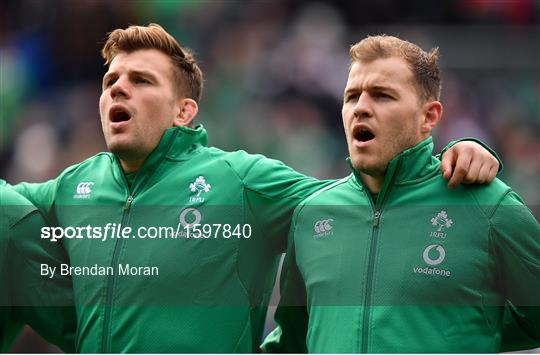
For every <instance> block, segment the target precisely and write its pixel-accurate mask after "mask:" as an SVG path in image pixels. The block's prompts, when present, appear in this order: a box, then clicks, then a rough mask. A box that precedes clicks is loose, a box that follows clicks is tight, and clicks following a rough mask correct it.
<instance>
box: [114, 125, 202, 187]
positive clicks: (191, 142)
mask: <svg viewBox="0 0 540 355" xmlns="http://www.w3.org/2000/svg"><path fill="white" fill-rule="evenodd" d="M207 144H208V134H207V133H206V130H205V129H204V127H203V126H202V125H197V126H196V127H195V128H189V127H171V128H168V129H167V130H166V131H165V132H164V133H163V136H162V137H161V140H160V141H159V144H158V145H157V147H156V148H155V149H154V150H153V151H152V153H150V155H149V156H148V158H146V160H145V161H144V163H143V165H142V166H141V168H140V169H139V171H138V172H137V177H136V179H135V182H134V186H132V190H134V189H135V188H136V187H137V186H138V185H140V184H141V183H143V182H145V181H146V180H147V179H148V178H149V177H150V176H151V175H152V174H153V173H154V171H156V169H157V168H158V167H159V165H160V164H161V162H162V161H163V160H164V159H165V158H168V159H171V160H177V161H182V160H187V159H189V158H190V157H191V156H192V155H193V154H194V153H195V152H196V151H198V150H199V149H200V148H202V147H205V146H207ZM115 160H116V162H117V164H116V165H117V166H118V168H119V169H118V172H119V173H120V174H121V175H120V176H122V175H123V172H122V167H121V164H120V161H119V159H118V157H117V156H116V155H115Z"/></svg>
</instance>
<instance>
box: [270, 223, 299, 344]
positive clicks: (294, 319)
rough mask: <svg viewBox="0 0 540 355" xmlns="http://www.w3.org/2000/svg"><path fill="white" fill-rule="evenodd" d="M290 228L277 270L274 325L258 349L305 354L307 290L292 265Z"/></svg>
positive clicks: (294, 264)
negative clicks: (276, 298) (278, 291)
mask: <svg viewBox="0 0 540 355" xmlns="http://www.w3.org/2000/svg"><path fill="white" fill-rule="evenodd" d="M293 233H294V232H293V228H291V235H290V237H289V247H288V249H287V254H286V256H285V261H284V263H283V269H282V272H281V280H280V290H281V292H280V293H281V296H280V301H279V305H278V307H277V310H276V313H275V315H274V320H275V322H276V328H275V329H274V330H273V331H272V332H271V333H270V334H268V336H267V337H266V339H265V340H264V342H263V344H262V345H261V349H262V350H263V352H267V353H307V346H306V337H307V329H308V311H307V293H306V288H305V284H304V280H303V278H302V275H301V273H300V270H299V269H298V266H297V264H296V253H295V251H294V249H295V247H294V242H293V237H294V236H293V235H292V234H293Z"/></svg>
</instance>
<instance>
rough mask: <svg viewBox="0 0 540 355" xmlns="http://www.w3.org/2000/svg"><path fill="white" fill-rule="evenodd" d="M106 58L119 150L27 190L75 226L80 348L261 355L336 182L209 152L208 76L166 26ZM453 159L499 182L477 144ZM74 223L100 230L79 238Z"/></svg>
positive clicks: (108, 102) (109, 109)
mask: <svg viewBox="0 0 540 355" xmlns="http://www.w3.org/2000/svg"><path fill="white" fill-rule="evenodd" d="M102 54H103V57H104V58H105V62H106V64H108V66H109V67H108V71H107V73H106V74H105V75H104V77H103V92H102V94H101V98H100V101H99V108H100V115H101V124H102V129H103V133H104V136H105V141H106V143H107V147H108V148H109V150H110V153H99V154H97V155H96V156H94V157H91V158H89V159H88V160H86V161H84V162H82V163H80V164H77V165H74V166H72V167H70V168H68V169H66V170H65V171H64V172H63V173H62V174H61V175H60V176H59V177H58V178H56V179H54V180H51V181H49V182H46V183H43V184H20V185H17V186H16V188H17V190H18V191H19V192H21V193H22V194H23V195H25V196H27V197H28V198H29V199H30V200H31V201H32V202H33V203H34V204H35V205H36V206H38V207H39V208H40V209H41V210H42V211H43V213H44V214H45V215H46V216H47V218H48V219H49V221H50V223H51V224H52V225H53V226H57V227H61V228H64V229H65V230H66V237H65V238H62V237H61V235H62V233H61V232H62V230H59V229H55V230H49V231H48V233H46V235H45V237H46V238H49V239H50V241H51V242H52V241H53V240H57V241H56V242H60V243H62V244H63V246H64V248H65V249H66V251H67V254H68V256H69V265H67V266H66V267H65V268H64V269H63V270H65V271H66V272H68V273H70V274H71V275H72V277H73V286H74V292H75V302H76V307H77V316H78V333H77V351H81V352H93V353H100V352H151V353H169V352H210V353H215V352H218V353H222V352H225V353H232V352H254V351H256V350H257V347H258V344H259V342H260V340H261V335H262V329H263V325H264V319H265V314H266V306H267V304H268V300H269V296H270V293H271V289H272V284H273V281H274V278H275V272H276V265H277V259H278V256H279V254H280V253H281V252H282V251H284V249H285V244H286V237H285V235H286V234H287V230H288V226H289V223H290V215H291V213H292V211H293V209H294V207H295V206H296V205H297V204H298V203H299V202H300V201H301V200H302V199H303V198H305V197H306V196H308V195H309V194H311V193H312V192H314V191H316V190H318V189H320V188H321V187H324V186H326V185H328V184H330V183H331V182H330V181H319V180H317V179H314V178H310V177H306V176H304V175H302V174H299V173H297V172H295V171H294V170H292V169H291V168H289V167H287V166H285V165H284V164H282V163H280V162H278V161H275V160H271V159H267V158H265V157H263V156H261V155H250V154H247V153H246V152H244V151H236V152H224V151H222V150H220V149H217V148H212V147H207V133H206V131H205V129H204V128H203V127H202V126H201V125H197V126H194V125H193V122H194V119H195V116H196V115H197V112H198V104H199V102H200V97H201V92H202V86H203V78H202V72H201V70H200V69H199V67H198V65H197V63H196V62H195V59H194V58H193V55H192V54H191V53H190V51H189V50H187V49H186V48H183V47H181V46H180V45H179V44H178V43H177V42H176V40H175V39H174V38H173V37H172V36H170V35H169V34H168V33H167V32H165V30H164V29H163V28H161V27H160V26H158V25H154V24H153V25H150V26H130V27H129V28H127V29H117V30H114V31H113V32H111V33H110V34H109V36H108V38H107V42H106V43H105V46H104V48H103V52H102ZM460 147H461V148H460ZM443 159H445V164H447V166H448V170H447V171H446V173H447V174H448V177H450V175H451V173H452V171H455V172H457V179H456V178H454V179H456V180H461V179H465V180H468V181H479V182H485V181H487V180H490V179H491V178H492V177H493V176H494V175H495V174H496V171H497V162H496V160H495V159H494V158H493V157H492V156H491V154H490V153H488V152H487V151H486V150H484V149H483V148H481V147H480V146H479V145H477V144H475V143H472V142H462V143H458V144H456V145H455V146H453V147H452V148H451V150H449V151H448V153H446V154H445V156H444V157H443ZM452 162H455V163H456V164H457V165H456V167H455V168H453V167H451V165H452ZM469 166H470V168H469ZM471 169H472V170H473V171H472V173H471V174H470V175H469V174H468V172H470V170H471ZM456 180H452V181H451V183H455V182H457V181H456ZM69 227H72V228H73V227H76V228H78V229H76V230H77V231H82V232H84V231H85V230H86V229H84V228H85V227H88V228H89V229H90V230H91V231H92V233H91V235H88V233H86V234H85V233H82V234H80V233H79V234H77V235H76V236H74V235H73V234H71V235H69V236H68V233H67V232H68V228H69ZM79 228H80V229H79ZM94 228H95V229H94ZM152 228H154V229H152ZM162 228H165V230H166V233H165V234H157V233H158V232H161V231H162V230H163V229H162ZM71 231H73V229H71ZM139 232H140V233H139ZM150 232H152V233H150ZM54 233H57V234H54ZM107 233H109V234H107ZM53 236H54V238H52V237H53ZM47 242H48V241H47Z"/></svg>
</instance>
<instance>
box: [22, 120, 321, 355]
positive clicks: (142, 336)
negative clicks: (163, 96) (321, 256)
mask: <svg viewBox="0 0 540 355" xmlns="http://www.w3.org/2000/svg"><path fill="white" fill-rule="evenodd" d="M206 145H207V134H206V131H205V130H204V129H203V128H202V127H201V126H199V127H197V128H196V129H190V128H186V127H177V128H171V129H168V130H167V131H166V132H165V133H164V135H163V137H162V139H161V141H160V143H159V145H158V146H157V147H156V149H155V150H154V151H153V152H152V153H151V155H150V156H149V157H148V158H147V159H146V161H145V163H144V164H143V166H142V167H141V169H140V170H139V172H138V173H137V174H136V175H135V177H134V178H133V177H130V179H131V180H133V181H131V183H128V180H126V177H125V176H124V173H123V171H122V169H121V167H120V164H119V162H118V159H117V157H115V156H114V155H113V154H110V153H100V154H98V155H96V156H94V157H92V158H90V159H88V160H86V161H84V162H82V163H80V164H77V165H75V166H73V167H71V168H68V169H67V170H65V171H64V172H63V173H62V174H61V175H60V176H59V177H58V178H57V179H55V180H52V181H49V182H47V183H44V184H20V185H17V186H16V188H17V190H18V191H19V192H20V193H21V194H23V195H25V196H26V197H28V198H29V199H30V200H31V201H32V202H33V203H34V204H35V205H36V206H38V208H40V209H41V210H42V212H43V213H44V214H45V215H46V217H47V219H48V222H49V224H51V225H53V226H59V227H64V228H67V227H72V228H73V227H79V228H84V227H85V226H89V227H92V228H93V227H102V233H104V228H105V227H106V226H107V225H108V226H109V227H110V228H112V227H115V226H116V227H118V225H122V227H130V228H132V229H133V233H131V234H135V231H136V230H138V228H139V227H168V228H173V229H174V231H173V232H172V233H171V235H172V236H175V237H176V238H167V239H165V238H157V237H155V238H151V237H146V238H144V239H143V238H138V237H136V236H135V238H127V239H124V238H114V239H113V238H106V239H99V238H95V239H89V238H85V237H83V238H75V237H73V238H64V239H61V240H59V241H57V242H56V243H61V244H62V245H63V247H64V248H65V250H66V251H67V254H68V256H69V263H70V265H71V267H76V268H81V269H80V270H79V271H77V270H73V271H72V272H71V276H72V278H73V285H74V286H73V287H74V292H75V301H76V306H77V316H78V329H77V351H80V352H98V353H99V352H152V353H166V352H225V353H232V352H255V351H257V350H258V345H259V344H260V341H261V336H262V330H263V325H264V320H265V315H266V305H267V304H268V299H269V297H270V293H271V290H272V284H273V282H274V278H275V272H276V264H277V259H278V256H279V255H280V253H282V252H283V251H285V248H286V242H287V232H288V229H289V226H290V218H291V216H292V212H293V211H294V208H295V207H296V206H297V205H298V203H299V202H300V201H301V200H303V199H304V198H306V197H307V196H308V195H310V194H311V193H313V192H315V191H317V190H319V189H321V188H322V187H324V186H326V185H328V184H329V183H331V182H329V181H326V182H325V181H319V180H317V179H314V178H310V177H306V176H304V175H302V174H299V173H297V172H295V171H294V170H292V169H291V168H289V167H287V166H285V165H283V164H282V163H280V162H278V161H275V160H271V159H267V158H265V157H263V156H261V155H250V154H247V153H245V152H243V151H237V152H232V153H229V152H224V151H221V150H219V149H216V148H211V147H207V146H206ZM179 222H180V223H181V224H182V225H191V224H193V223H198V224H200V225H201V226H198V227H197V231H196V230H195V229H194V230H193V232H192V234H194V235H197V234H198V233H201V234H202V235H204V236H209V237H210V238H193V237H190V238H188V235H187V232H188V231H186V230H184V229H182V228H180V230H178V229H177V226H178V225H179ZM194 228H195V227H194ZM110 231H111V229H109V232H110ZM66 232H67V229H66ZM72 232H73V229H72V230H71V231H70V233H72ZM148 232H150V230H148ZM114 233H115V235H117V234H118V233H117V232H114ZM49 234H52V232H50V233H49ZM131 234H130V235H131ZM147 234H150V233H147ZM248 234H249V238H246V237H247V236H248ZM92 235H93V236H97V234H96V233H94V232H92ZM153 235H154V234H153ZM128 237H129V235H128ZM67 263H68V261H67V260H66V261H65V266H66V267H67V266H68V265H67ZM133 267H135V268H136V271H137V270H142V272H141V271H138V274H137V275H132V274H129V275H126V272H125V271H126V269H128V268H129V269H130V270H131V268H133ZM139 267H140V268H142V269H138V268H139ZM84 268H86V269H87V271H85V269H84ZM90 268H93V269H92V270H90ZM57 272H60V270H57ZM85 272H86V274H85ZM145 273H146V274H149V275H145Z"/></svg>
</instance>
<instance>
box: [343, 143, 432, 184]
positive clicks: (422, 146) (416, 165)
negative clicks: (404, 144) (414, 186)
mask: <svg viewBox="0 0 540 355" xmlns="http://www.w3.org/2000/svg"><path fill="white" fill-rule="evenodd" d="M432 154H433V138H432V137H428V138H426V139H424V140H423V141H421V142H420V143H418V144H417V145H415V146H414V147H412V148H410V149H407V150H405V151H403V152H402V153H401V154H399V155H397V156H395V157H394V158H393V159H392V160H390V162H389V163H388V168H387V169H386V175H385V177H384V183H383V187H382V189H381V190H385V189H386V188H387V187H388V185H389V184H390V183H392V184H393V185H399V184H405V183H410V182H414V181H417V180H422V179H424V178H427V177H429V176H432V175H433V174H435V173H437V172H438V169H439V164H440V163H439V160H438V159H436V158H435V157H433V155H432ZM347 162H348V163H349V167H350V168H351V170H352V171H353V174H354V177H355V180H356V182H357V183H358V184H359V185H360V186H362V187H364V184H363V182H362V179H361V176H360V172H359V171H357V170H356V169H354V168H353V166H352V163H351V159H350V158H347Z"/></svg>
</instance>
